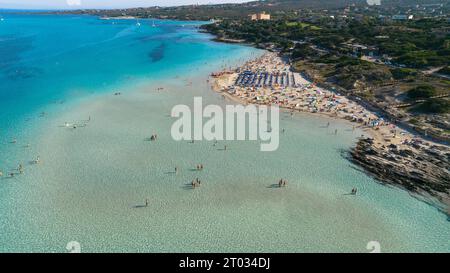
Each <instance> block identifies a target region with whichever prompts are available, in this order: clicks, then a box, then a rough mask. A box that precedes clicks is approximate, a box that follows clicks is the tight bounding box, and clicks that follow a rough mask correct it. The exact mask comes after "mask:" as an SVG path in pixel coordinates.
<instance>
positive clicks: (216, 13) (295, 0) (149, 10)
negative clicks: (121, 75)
mask: <svg viewBox="0 0 450 273" xmlns="http://www.w3.org/2000/svg"><path fill="white" fill-rule="evenodd" d="M381 4H382V5H381V6H383V7H384V8H393V7H395V8H398V7H401V8H407V7H413V6H416V5H425V4H436V1H433V0H424V1H419V0H389V1H387V0H382V2H381ZM348 6H356V7H367V6H369V5H368V2H367V0H265V1H264V0H260V1H249V2H246V3H242V4H209V5H186V6H175V7H158V6H153V7H139V8H128V9H114V10H98V9H89V10H75V11H59V12H57V13H62V14H66V13H70V14H90V15H99V16H108V17H118V16H134V17H139V18H160V19H178V20H205V21H208V20H210V19H243V18H248V15H249V14H251V13H259V12H268V13H272V15H273V16H274V17H275V18H280V17H283V16H285V15H286V14H290V13H292V12H295V11H297V10H305V9H310V10H324V9H343V8H345V7H348Z"/></svg>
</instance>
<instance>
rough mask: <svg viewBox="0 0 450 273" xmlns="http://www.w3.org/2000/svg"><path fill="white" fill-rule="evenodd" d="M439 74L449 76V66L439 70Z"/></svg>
mask: <svg viewBox="0 0 450 273" xmlns="http://www.w3.org/2000/svg"><path fill="white" fill-rule="evenodd" d="M439 73H441V74H444V75H447V76H450V66H447V67H444V68H442V69H441V70H439Z"/></svg>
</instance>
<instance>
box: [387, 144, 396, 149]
mask: <svg viewBox="0 0 450 273" xmlns="http://www.w3.org/2000/svg"><path fill="white" fill-rule="evenodd" d="M388 147H389V148H390V149H394V150H397V145H394V144H390V145H389V146H388Z"/></svg>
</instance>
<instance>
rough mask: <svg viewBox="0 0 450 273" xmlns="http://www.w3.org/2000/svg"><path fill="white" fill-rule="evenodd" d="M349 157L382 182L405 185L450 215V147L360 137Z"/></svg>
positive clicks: (403, 186)
mask: <svg viewBox="0 0 450 273" xmlns="http://www.w3.org/2000/svg"><path fill="white" fill-rule="evenodd" d="M350 156H351V157H350V160H351V161H352V162H354V163H356V164H357V165H359V166H361V167H363V168H364V170H366V171H367V172H368V173H369V174H371V175H372V176H374V177H375V178H376V179H378V180H379V181H381V183H387V184H391V185H394V186H398V187H401V188H404V189H406V190H408V191H410V192H411V193H413V195H415V196H416V197H420V198H421V199H422V200H425V201H426V202H428V203H431V204H433V205H435V206H436V207H438V208H439V209H440V210H442V211H443V212H444V213H446V214H447V215H449V216H450V210H449V208H450V149H449V148H448V147H446V146H438V145H430V144H428V143H420V142H412V143H409V144H407V145H401V147H399V146H397V145H393V144H391V145H389V146H378V145H375V143H374V140H373V139H371V138H365V139H361V140H359V142H358V144H357V145H356V147H355V148H353V149H352V150H351V151H350Z"/></svg>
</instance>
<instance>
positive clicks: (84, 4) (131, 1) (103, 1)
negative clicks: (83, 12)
mask: <svg viewBox="0 0 450 273" xmlns="http://www.w3.org/2000/svg"><path fill="white" fill-rule="evenodd" d="M242 2H248V0H247V1H246V0H0V8H23V9H26V8H29V9H36V8H43V9H46V8H58V9H61V8H118V7H150V6H174V5H188V4H197V3H198V4H211V3H212V4H218V3H242Z"/></svg>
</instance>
